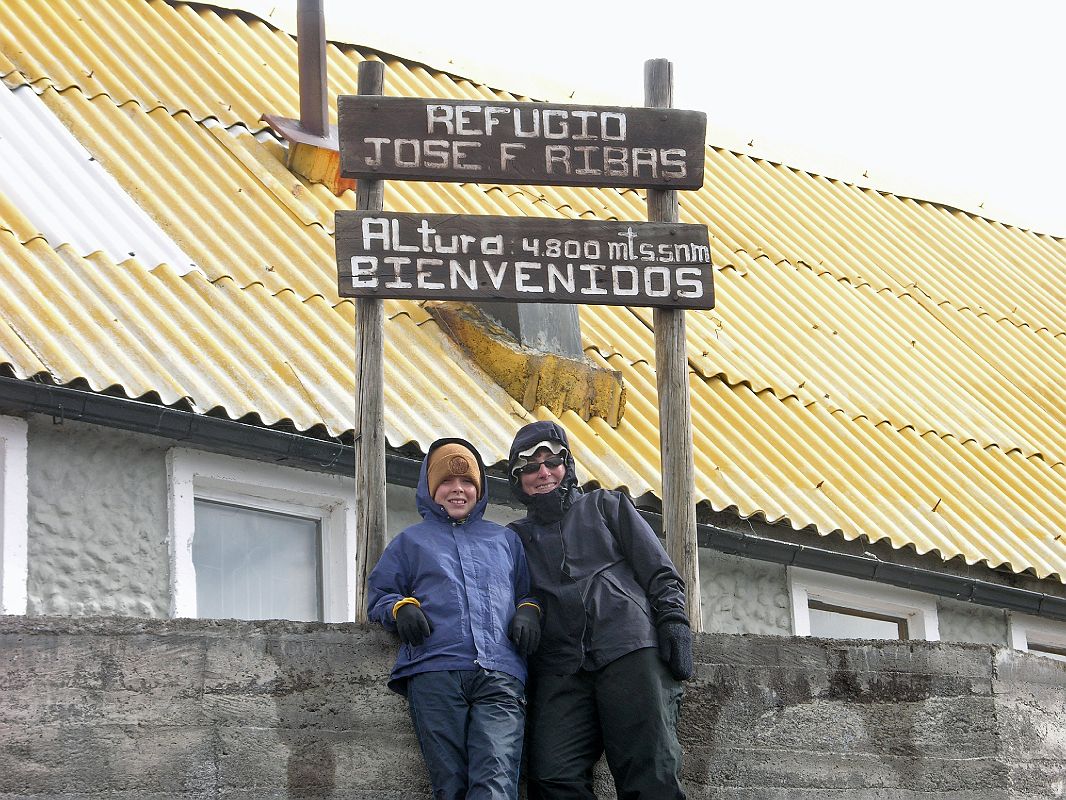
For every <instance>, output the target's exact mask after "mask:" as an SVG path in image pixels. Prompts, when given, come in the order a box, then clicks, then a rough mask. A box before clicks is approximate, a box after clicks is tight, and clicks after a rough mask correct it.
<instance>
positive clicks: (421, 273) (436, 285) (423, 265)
mask: <svg viewBox="0 0 1066 800" xmlns="http://www.w3.org/2000/svg"><path fill="white" fill-rule="evenodd" d="M441 266H444V262H443V261H441V260H440V259H439V258H420V259H418V261H417V263H416V264H415V269H417V270H418V278H417V279H416V281H417V283H418V288H419V289H443V288H444V284H443V283H440V282H439V281H431V280H430V279H429V276H430V275H431V274H432V273H431V268H432V267H441Z"/></svg>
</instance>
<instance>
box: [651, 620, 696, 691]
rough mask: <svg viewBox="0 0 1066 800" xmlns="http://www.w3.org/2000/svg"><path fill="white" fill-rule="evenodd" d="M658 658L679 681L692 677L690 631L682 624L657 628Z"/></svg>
mask: <svg viewBox="0 0 1066 800" xmlns="http://www.w3.org/2000/svg"><path fill="white" fill-rule="evenodd" d="M659 657H660V658H661V659H662V660H663V661H665V662H666V664H667V666H669V667H670V672H671V673H672V674H673V676H674V678H676V679H677V680H679V681H683V680H688V679H689V678H691V677H692V629H691V628H689V626H688V625H686V624H685V623H684V622H664V623H663V624H662V625H660V626H659Z"/></svg>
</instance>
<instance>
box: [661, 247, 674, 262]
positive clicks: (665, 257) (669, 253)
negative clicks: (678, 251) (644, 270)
mask: <svg viewBox="0 0 1066 800" xmlns="http://www.w3.org/2000/svg"><path fill="white" fill-rule="evenodd" d="M659 260H660V261H661V262H662V263H664V264H673V263H674V249H673V248H672V247H671V246H670V245H669V244H667V243H666V242H663V243H662V244H660V245H659Z"/></svg>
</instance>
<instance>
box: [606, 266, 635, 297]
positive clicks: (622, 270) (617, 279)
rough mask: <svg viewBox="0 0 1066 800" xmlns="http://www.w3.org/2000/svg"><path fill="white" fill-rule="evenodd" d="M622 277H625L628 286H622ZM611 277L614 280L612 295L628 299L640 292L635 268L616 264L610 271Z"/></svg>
mask: <svg viewBox="0 0 1066 800" xmlns="http://www.w3.org/2000/svg"><path fill="white" fill-rule="evenodd" d="M622 276H626V280H628V282H629V285H628V286H623V285H622ZM611 277H612V278H613V279H614V293H615V294H617V295H620V296H622V297H628V296H632V295H635V294H637V293H639V292H640V276H639V275H638V273H637V268H636V267H631V266H629V265H628V264H618V265H616V266H615V267H614V269H613V270H612V275H611Z"/></svg>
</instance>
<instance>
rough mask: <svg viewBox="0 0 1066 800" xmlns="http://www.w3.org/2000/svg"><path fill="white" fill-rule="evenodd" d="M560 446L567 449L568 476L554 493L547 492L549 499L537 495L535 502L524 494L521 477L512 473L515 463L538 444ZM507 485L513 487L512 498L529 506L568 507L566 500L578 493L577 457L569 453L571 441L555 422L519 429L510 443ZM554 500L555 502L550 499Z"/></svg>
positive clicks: (530, 424)
mask: <svg viewBox="0 0 1066 800" xmlns="http://www.w3.org/2000/svg"><path fill="white" fill-rule="evenodd" d="M545 441H547V442H558V443H559V444H561V445H562V446H563V447H565V448H566V458H565V461H564V465H565V467H566V472H565V473H564V474H563V481H562V483H561V484H559V486H558V487H556V488H555V489H554V490H553V491H551V492H548V494H546V495H536V498H537V499H536V501H535V500H534V497H532V496H530V495H528V494H526V493H525V492H523V491H522V483H521V481H519V479H518V476H517V475H515V474H514V473H513V472H511V468H512V467H513V466H514V464H515V461H516V460H517V459H518V454H519V453H520V452H522V451H523V450H528V449H529V448H530V447H532V446H533V445H535V444H537V443H538V442H545ZM507 481H508V483H509V484H510V486H511V494H513V495H514V496H515V498H516V499H518V501H519V502H521V503H523V504H524V505H527V506H533V505H534V504H536V505H541V504H542V503H545V502H547V503H548V504H550V505H554V504H556V503H557V504H560V505H563V506H565V505H566V504H567V503H566V500H567V499H568V498H570V496H571V495H572V494H573V492H574V490H576V489H577V485H578V484H577V469H576V468H575V466H574V455H573V453H571V452H570V440H569V439H568V438H567V436H566V431H565V430H563V428H562V426H561V425H559V424H558V423H555V422H550V421H547V420H542V421H538V422H531V423H529V424H528V425H525V426H523V427H522V428H520V429H519V431H518V433H516V434H515V437H514V441H513V442H511V452H510V453H509V454H508V457H507ZM553 496H555V498H556V499H555V502H554V503H553V501H552V500H551V499H550V498H552V497H553Z"/></svg>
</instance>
